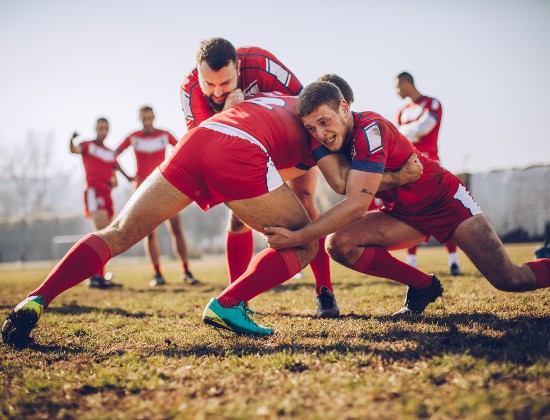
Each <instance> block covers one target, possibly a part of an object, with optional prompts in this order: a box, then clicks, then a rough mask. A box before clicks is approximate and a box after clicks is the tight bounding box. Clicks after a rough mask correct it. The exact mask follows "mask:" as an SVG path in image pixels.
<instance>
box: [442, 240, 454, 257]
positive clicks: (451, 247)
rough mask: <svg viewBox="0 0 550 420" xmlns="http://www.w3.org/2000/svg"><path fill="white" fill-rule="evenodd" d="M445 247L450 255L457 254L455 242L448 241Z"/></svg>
mask: <svg viewBox="0 0 550 420" xmlns="http://www.w3.org/2000/svg"><path fill="white" fill-rule="evenodd" d="M443 245H445V248H447V252H448V253H449V254H452V253H454V252H456V244H455V243H454V242H453V241H447V242H445V243H444V244H443Z"/></svg>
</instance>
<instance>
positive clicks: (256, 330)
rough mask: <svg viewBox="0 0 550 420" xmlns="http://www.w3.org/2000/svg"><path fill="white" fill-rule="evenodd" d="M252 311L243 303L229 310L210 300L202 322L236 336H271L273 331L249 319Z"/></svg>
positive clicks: (252, 313) (216, 300) (214, 300)
mask: <svg viewBox="0 0 550 420" xmlns="http://www.w3.org/2000/svg"><path fill="white" fill-rule="evenodd" d="M250 315H254V311H252V309H250V308H249V307H248V306H246V305H245V303H244V302H241V303H240V304H238V305H236V306H233V307H231V308H224V307H223V306H221V305H220V304H219V302H218V299H211V300H210V302H209V303H208V305H206V308H204V313H203V314H202V320H203V321H204V323H205V324H208V325H211V326H213V327H215V328H222V329H225V330H228V331H232V332H234V333H235V334H238V335H259V336H264V335H271V334H273V329H272V328H268V327H264V326H262V325H258V324H256V323H255V322H254V321H252V319H251V318H250Z"/></svg>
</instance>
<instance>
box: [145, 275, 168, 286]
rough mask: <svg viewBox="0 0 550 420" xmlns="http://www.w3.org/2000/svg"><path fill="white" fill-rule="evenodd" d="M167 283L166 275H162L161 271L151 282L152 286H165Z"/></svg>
mask: <svg viewBox="0 0 550 420" xmlns="http://www.w3.org/2000/svg"><path fill="white" fill-rule="evenodd" d="M165 284H166V280H164V277H162V276H161V275H160V273H156V274H155V277H153V280H151V281H150V282H149V286H151V287H157V286H164V285H165Z"/></svg>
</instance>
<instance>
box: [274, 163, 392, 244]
mask: <svg viewBox="0 0 550 420" xmlns="http://www.w3.org/2000/svg"><path fill="white" fill-rule="evenodd" d="M381 180H382V174H378V173H373V172H363V171H357V170H354V169H350V170H349V173H348V180H347V182H346V198H345V199H344V200H342V201H340V202H339V203H338V204H336V205H335V206H334V207H332V208H331V209H330V210H328V211H327V212H326V213H324V214H322V215H321V217H319V219H317V220H316V221H315V222H312V223H310V224H309V225H307V226H304V227H303V228H302V229H299V230H297V231H290V230H287V229H284V228H278V227H268V228H266V229H265V234H266V236H267V242H268V243H269V245H270V246H271V247H272V248H275V249H284V248H290V247H293V246H297V245H300V244H303V243H306V242H309V241H313V240H316V239H318V238H321V237H323V236H326V235H328V234H331V233H334V232H336V231H338V230H340V229H342V228H344V227H345V226H347V225H349V224H350V223H353V222H354V221H356V220H358V219H360V218H361V217H362V216H363V215H364V214H365V212H366V211H367V209H368V207H369V204H370V202H371V201H372V199H373V198H374V194H375V193H376V191H377V190H378V187H379V185H380V181H381Z"/></svg>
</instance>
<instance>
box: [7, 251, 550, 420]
mask: <svg viewBox="0 0 550 420" xmlns="http://www.w3.org/2000/svg"><path fill="white" fill-rule="evenodd" d="M507 248H508V250H509V251H510V253H511V255H512V257H513V259H514V261H516V262H518V263H520V262H522V261H525V260H528V259H531V258H532V255H533V249H534V245H533V244H528V245H512V246H507ZM396 255H398V256H400V257H404V253H403V252H400V253H396ZM418 260H419V265H420V268H421V269H425V270H426V271H429V272H434V273H435V274H437V275H438V276H439V278H440V279H441V281H442V283H443V285H444V287H445V293H444V298H443V299H439V300H438V301H437V302H436V303H435V304H432V305H430V306H429V307H428V308H427V310H426V311H425V313H424V315H423V316H421V317H414V318H409V319H405V320H403V319H401V320H399V319H395V318H392V316H391V314H392V312H393V311H395V310H397V309H399V308H400V307H401V305H402V303H403V298H404V295H405V292H406V288H405V287H404V286H402V285H399V284H397V283H394V282H390V281H387V280H383V279H379V278H372V277H366V276H363V275H359V274H357V273H355V272H352V271H350V270H348V269H345V268H343V267H341V266H338V265H337V264H333V279H334V286H335V292H336V296H337V299H338V303H339V305H340V309H341V313H342V316H341V317H340V319H336V320H317V319H315V318H314V317H313V314H314V313H315V307H316V302H315V294H314V282H313V277H312V274H311V271H310V270H309V269H307V270H306V272H305V273H306V277H305V278H304V279H302V280H295V279H293V280H290V281H289V282H288V283H287V284H286V285H283V286H281V287H279V288H277V289H275V290H273V291H270V292H267V293H265V294H264V295H262V296H259V297H258V298H256V299H255V300H253V301H252V302H251V308H252V309H254V310H255V311H256V312H257V315H256V316H255V317H254V319H255V320H256V321H257V322H259V323H261V324H263V325H268V326H273V327H274V328H275V334H274V336H272V337H269V338H250V337H238V336H235V335H232V334H230V333H228V332H220V331H218V330H215V329H213V328H211V327H209V326H206V325H204V324H203V323H202V321H201V314H202V311H203V308H204V306H205V305H206V303H207V302H208V301H209V299H210V298H211V297H215V296H216V295H217V294H218V293H219V291H221V290H222V289H223V287H224V284H225V282H226V269H225V262H224V259H223V258H222V257H216V258H205V259H203V260H199V261H192V269H193V272H194V273H195V275H196V277H197V278H199V279H200V280H201V281H202V282H203V284H202V285H201V286H189V285H185V284H183V283H182V281H181V275H180V271H179V266H178V264H177V263H176V262H173V261H168V260H167V261H166V262H165V263H164V267H165V268H164V271H165V277H166V279H167V281H168V283H169V284H168V285H167V286H166V287H164V288H162V289H154V290H152V289H151V288H149V286H148V283H149V280H150V276H151V268H150V267H149V265H148V264H147V263H146V261H145V260H143V261H137V262H132V261H129V260H123V259H121V260H115V261H114V262H112V263H110V264H109V266H108V269H109V270H111V271H113V272H115V273H116V280H117V281H120V282H122V283H123V284H124V287H123V288H122V289H119V290H107V291H104V290H96V289H88V288H87V287H86V286H85V285H84V284H82V285H79V286H77V287H76V288H74V289H72V290H69V291H68V292H65V293H64V294H63V295H61V296H60V297H59V298H58V299H56V300H55V301H54V302H53V303H52V305H51V306H50V308H49V309H48V310H47V311H46V313H45V314H44V315H43V317H42V319H41V320H40V322H39V324H38V327H37V328H36V329H35V330H34V332H33V334H32V337H33V339H34V341H33V342H32V343H31V345H30V346H29V347H28V348H26V349H23V350H16V349H13V348H11V347H8V346H6V345H4V344H0V354H1V356H0V372H1V375H0V418H3V417H6V418H77V419H82V418H199V419H200V418H212V419H215V418H220V417H226V418H275V417H295V418H318V419H345V418H392V419H400V418H427V417H432V418H468V419H486V418H510V419H512V418H539V419H540V418H550V341H549V340H550V335H549V332H550V291H549V290H548V289H546V290H542V291H537V292H532V293H524V294H519V293H518V294H507V293H503V292H498V291H497V290H495V289H493V288H492V287H491V286H490V285H489V283H488V282H487V281H486V280H485V279H484V278H482V277H481V276H480V274H479V273H478V272H477V271H476V270H475V269H474V268H473V266H472V265H471V264H470V263H469V262H468V261H466V258H465V257H464V256H463V255H461V262H462V270H463V273H464V274H463V275H462V276H460V277H457V278H452V277H450V276H449V275H448V274H447V255H446V251H445V249H444V248H441V247H435V248H421V249H420V250H419V253H418ZM49 268H51V266H44V267H36V266H34V267H33V266H31V265H29V266H26V267H19V268H17V267H15V266H4V267H1V266H0V315H1V316H2V322H3V319H4V318H5V316H6V315H7V314H8V312H9V311H10V310H11V309H12V307H13V306H15V305H16V304H17V303H18V302H19V301H20V300H21V299H22V298H24V297H25V295H26V294H27V292H29V291H30V290H32V289H34V288H35V287H36V285H38V284H39V283H40V282H41V281H42V280H43V278H44V276H45V275H46V274H47V271H49Z"/></svg>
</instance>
